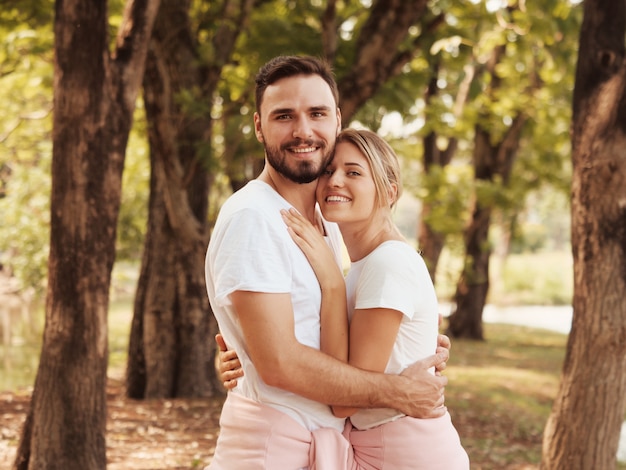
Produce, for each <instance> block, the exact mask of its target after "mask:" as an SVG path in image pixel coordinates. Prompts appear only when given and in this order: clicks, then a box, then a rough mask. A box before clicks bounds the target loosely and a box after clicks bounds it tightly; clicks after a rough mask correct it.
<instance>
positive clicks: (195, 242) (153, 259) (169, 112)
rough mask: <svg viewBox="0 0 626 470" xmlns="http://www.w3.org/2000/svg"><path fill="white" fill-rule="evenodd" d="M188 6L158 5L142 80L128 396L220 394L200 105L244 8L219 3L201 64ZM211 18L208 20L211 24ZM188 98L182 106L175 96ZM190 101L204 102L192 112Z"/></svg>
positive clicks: (169, 0) (206, 138)
mask: <svg viewBox="0 0 626 470" xmlns="http://www.w3.org/2000/svg"><path fill="white" fill-rule="evenodd" d="M189 6H190V2H189V1H179V0H166V1H163V2H162V6H161V9H160V11H159V14H158V17H157V20H156V23H155V27H154V32H153V38H152V39H153V40H152V44H151V46H152V47H151V50H150V54H149V57H148V63H147V66H146V74H145V79H144V90H145V95H144V96H145V98H144V101H145V105H146V114H147V118H148V123H149V127H148V136H149V141H150V159H151V166H152V174H151V184H150V206H149V215H148V230H147V235H146V243H145V250H144V255H143V260H142V267H141V273H140V278H139V284H138V288H137V294H136V299H135V311H134V317H133V324H132V329H131V337H130V344H129V356H128V366H127V375H126V382H127V394H128V396H129V397H132V398H155V397H201V396H211V395H213V394H215V393H223V388H222V387H221V384H220V382H219V381H218V379H217V376H216V372H215V368H214V366H213V364H214V362H213V361H214V355H215V347H214V344H215V343H214V340H213V336H214V335H215V333H216V332H217V323H216V321H215V319H214V317H213V315H212V314H211V311H210V307H209V301H208V297H207V294H206V286H205V280H204V257H205V253H206V246H207V243H208V227H207V211H208V194H209V186H210V181H211V177H210V174H209V168H210V161H209V160H210V155H207V154H206V153H203V149H206V148H209V145H208V143H209V142H210V141H211V127H212V122H211V118H210V109H211V102H212V96H213V93H214V91H215V89H216V87H217V83H218V80H219V76H220V73H221V66H223V65H224V64H225V63H226V62H227V60H228V57H229V56H230V52H231V51H232V49H233V46H234V42H235V39H236V37H237V35H238V34H239V31H240V26H241V24H242V22H243V21H244V20H245V19H246V18H247V16H248V14H249V11H250V8H251V6H252V2H251V1H249V0H244V1H242V2H241V5H240V6H239V7H238V8H235V7H234V6H233V7H232V8H231V7H229V8H228V9H227V10H225V11H224V15H229V18H231V19H233V21H232V22H230V21H226V19H225V17H221V18H219V21H220V22H222V21H223V26H222V27H220V28H218V31H217V33H216V34H215V36H214V38H213V45H214V47H215V50H216V54H217V56H216V57H215V59H214V60H215V62H214V63H212V64H206V65H202V63H201V60H200V57H199V55H198V44H197V40H196V39H195V37H194V36H193V32H192V29H191V22H190V18H189ZM216 21H217V19H216ZM184 96H187V97H191V100H189V98H188V99H187V101H184V100H181V98H182V97H184ZM197 103H204V104H205V111H201V112H198V110H197Z"/></svg>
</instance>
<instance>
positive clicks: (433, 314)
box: [346, 240, 439, 429]
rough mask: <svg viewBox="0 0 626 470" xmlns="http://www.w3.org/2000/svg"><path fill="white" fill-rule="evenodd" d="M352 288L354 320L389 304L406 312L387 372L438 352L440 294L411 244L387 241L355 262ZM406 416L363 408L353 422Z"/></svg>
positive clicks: (369, 423) (364, 425) (361, 424)
mask: <svg viewBox="0 0 626 470" xmlns="http://www.w3.org/2000/svg"><path fill="white" fill-rule="evenodd" d="M346 289H347V297H348V315H349V317H350V318H352V315H353V314H354V310H355V309H370V308H387V309H393V310H398V311H400V312H402V314H403V317H402V323H401V324H400V329H399V331H398V335H397V337H396V341H395V343H394V345H393V349H392V352H391V356H390V358H389V361H388V363H387V367H386V368H385V373H388V374H399V373H400V372H402V371H403V370H404V369H406V368H407V367H408V366H409V365H411V364H412V363H414V362H415V361H417V360H419V359H423V358H425V357H427V356H430V355H432V354H434V353H435V350H436V348H437V334H438V324H439V311H438V304H437V295H436V293H435V288H434V286H433V283H432V281H431V279H430V275H429V273H428V269H427V268H426V264H425V263H424V260H423V259H422V257H421V256H420V255H419V254H418V253H417V251H415V249H414V248H412V247H411V246H410V245H408V244H407V243H405V242H402V241H396V240H391V241H387V242H384V243H382V244H381V245H379V246H378V247H377V248H376V249H375V250H374V251H372V252H371V253H370V254H369V255H367V256H366V257H365V258H363V259H361V260H359V261H356V262H352V264H351V267H350V271H349V272H348V274H347V276H346ZM433 372H434V371H433ZM401 416H404V415H403V414H401V413H399V412H398V411H396V410H393V409H389V408H374V409H363V410H359V411H358V412H356V413H355V414H353V415H352V416H351V417H350V420H351V421H352V424H353V425H354V427H356V428H357V429H368V428H371V427H374V426H377V425H379V424H383V423H385V422H388V421H392V420H394V419H397V418H399V417H401Z"/></svg>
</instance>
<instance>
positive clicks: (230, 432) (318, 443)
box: [205, 392, 352, 470]
mask: <svg viewBox="0 0 626 470" xmlns="http://www.w3.org/2000/svg"><path fill="white" fill-rule="evenodd" d="M351 461H352V449H351V447H350V443H349V442H348V440H347V439H346V438H345V437H344V436H343V435H342V434H341V433H340V432H339V431H337V430H336V429H331V428H322V429H318V430H316V431H313V432H310V431H309V430H307V429H306V428H304V427H303V426H302V425H301V424H300V423H298V422H296V421H295V420H294V419H293V418H291V417H290V416H287V415H286V414H285V413H281V412H280V411H278V410H276V409H274V408H272V407H270V406H267V405H263V404H261V403H257V402H255V401H253V400H250V399H248V398H245V397H242V396H241V395H239V394H237V393H232V392H230V393H229V394H228V397H227V398H226V401H225V402H224V407H223V408H222V415H221V417H220V435H219V437H218V439H217V445H216V447H215V454H214V455H213V460H212V461H211V464H210V465H209V466H208V467H206V469H205V470H208V469H210V470H302V469H310V470H343V469H347V468H352V467H350V466H348V465H349V463H350V462H351Z"/></svg>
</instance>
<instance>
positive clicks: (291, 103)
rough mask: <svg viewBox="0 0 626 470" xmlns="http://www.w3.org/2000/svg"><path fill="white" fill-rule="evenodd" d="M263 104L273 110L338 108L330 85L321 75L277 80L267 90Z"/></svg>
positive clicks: (297, 76)
mask: <svg viewBox="0 0 626 470" xmlns="http://www.w3.org/2000/svg"><path fill="white" fill-rule="evenodd" d="M263 103H264V104H267V105H268V106H269V105H271V108H272V109H275V108H284V109H295V108H296V107H300V108H302V107H304V108H311V109H314V108H320V109H322V108H327V109H328V108H330V109H334V108H335V107H336V103H335V98H334V97H333V93H332V91H331V89H330V86H329V85H328V83H326V82H325V81H324V79H323V78H322V77H320V76H319V75H295V76H293V77H286V78H281V79H280V80H277V81H276V82H274V83H272V84H271V85H269V86H268V87H267V88H266V89H265V93H264V96H263Z"/></svg>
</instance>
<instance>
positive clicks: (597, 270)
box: [541, 0, 626, 470]
mask: <svg viewBox="0 0 626 470" xmlns="http://www.w3.org/2000/svg"><path fill="white" fill-rule="evenodd" d="M625 22H626V2H624V1H623V0H621V1H616V2H613V1H607V0H595V1H593V0H588V1H586V2H585V3H584V18H583V24H582V28H581V32H580V41H579V43H580V48H579V53H578V65H577V70H576V84H575V88H574V102H573V123H572V161H573V168H574V172H573V180H572V252H573V257H574V300H573V308H574V316H573V321H572V329H571V333H570V335H569V339H568V343H567V351H566V355H565V362H564V365H563V374H562V378H561V385H560V387H559V391H558V393H557V397H556V400H555V403H554V405H553V409H552V413H551V415H550V418H549V419H548V422H547V425H546V428H545V431H544V440H543V454H542V461H541V468H542V469H561V468H567V469H571V470H578V469H580V470H582V469H589V468H602V469H607V470H610V469H613V468H615V467H616V453H617V448H618V442H619V434H620V427H621V424H622V419H623V413H622V411H623V410H624V407H625V406H626V302H624V299H626V94H625V90H626V61H625V59H626V54H625V44H624V34H625V33H626V27H625Z"/></svg>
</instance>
